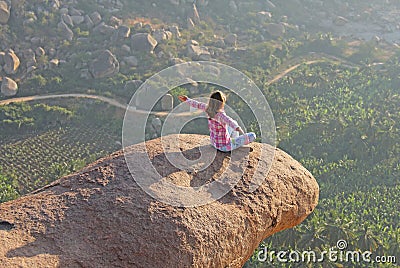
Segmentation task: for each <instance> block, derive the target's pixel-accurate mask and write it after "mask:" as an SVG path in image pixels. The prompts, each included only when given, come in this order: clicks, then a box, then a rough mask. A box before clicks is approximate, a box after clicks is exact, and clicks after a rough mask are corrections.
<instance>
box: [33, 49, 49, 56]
mask: <svg viewBox="0 0 400 268" xmlns="http://www.w3.org/2000/svg"><path fill="white" fill-rule="evenodd" d="M45 54H46V51H44V49H43V48H42V47H37V48H36V49H35V55H36V57H42V56H44V55H45Z"/></svg>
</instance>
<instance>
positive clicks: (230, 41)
mask: <svg viewBox="0 0 400 268" xmlns="http://www.w3.org/2000/svg"><path fill="white" fill-rule="evenodd" d="M237 39H238V36H237V34H232V33H231V34H228V35H227V36H225V39H224V42H225V44H227V45H228V46H233V47H236V44H237Z"/></svg>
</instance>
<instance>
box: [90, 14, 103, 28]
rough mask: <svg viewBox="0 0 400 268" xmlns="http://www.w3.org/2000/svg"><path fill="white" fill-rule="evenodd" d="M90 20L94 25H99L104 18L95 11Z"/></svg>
mask: <svg viewBox="0 0 400 268" xmlns="http://www.w3.org/2000/svg"><path fill="white" fill-rule="evenodd" d="M89 18H90V20H91V21H92V23H93V24H94V25H97V24H99V23H100V22H101V21H102V17H101V15H100V13H99V12H97V11H95V12H93V13H92V14H90V15H89Z"/></svg>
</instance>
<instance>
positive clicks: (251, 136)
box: [231, 132, 256, 150]
mask: <svg viewBox="0 0 400 268" xmlns="http://www.w3.org/2000/svg"><path fill="white" fill-rule="evenodd" d="M255 139H256V134H255V133H254V132H249V133H245V134H244V135H240V136H239V137H237V138H235V139H232V140H231V150H234V149H236V148H239V147H241V146H243V145H247V144H249V143H250V142H253V141H254V140H255Z"/></svg>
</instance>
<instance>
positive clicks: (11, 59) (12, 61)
mask: <svg viewBox="0 0 400 268" xmlns="http://www.w3.org/2000/svg"><path fill="white" fill-rule="evenodd" d="M19 64H20V60H19V58H18V56H17V55H16V54H15V52H14V50H12V49H9V50H8V51H7V52H6V53H5V54H4V72H5V73H6V74H15V73H16V72H17V70H18V67H19Z"/></svg>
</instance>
